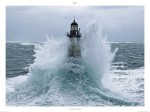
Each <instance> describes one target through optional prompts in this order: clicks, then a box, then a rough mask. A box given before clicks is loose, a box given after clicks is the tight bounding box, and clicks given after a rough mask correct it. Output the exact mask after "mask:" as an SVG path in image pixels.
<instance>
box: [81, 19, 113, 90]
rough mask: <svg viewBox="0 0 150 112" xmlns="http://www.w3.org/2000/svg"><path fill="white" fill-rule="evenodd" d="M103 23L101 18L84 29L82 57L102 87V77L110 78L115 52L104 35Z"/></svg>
mask: <svg viewBox="0 0 150 112" xmlns="http://www.w3.org/2000/svg"><path fill="white" fill-rule="evenodd" d="M102 30H103V29H102V24H101V23H100V21H99V20H96V21H93V22H91V23H90V24H89V25H88V26H87V27H86V28H84V31H83V34H84V35H83V38H82V41H81V42H82V43H81V45H82V57H83V60H84V62H85V65H88V67H89V69H90V70H92V74H91V75H92V77H95V80H97V82H98V83H99V86H101V87H102V83H101V82H102V79H103V78H104V77H105V78H107V79H108V77H109V76H108V74H109V71H110V66H111V62H112V61H113V57H114V55H115V52H116V51H115V52H111V46H110V44H109V43H108V42H107V39H106V38H104V36H103V35H102Z"/></svg>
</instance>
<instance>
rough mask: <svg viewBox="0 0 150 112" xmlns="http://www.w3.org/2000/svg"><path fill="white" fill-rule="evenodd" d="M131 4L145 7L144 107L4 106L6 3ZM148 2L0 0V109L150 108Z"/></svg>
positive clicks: (139, 111)
mask: <svg viewBox="0 0 150 112" xmlns="http://www.w3.org/2000/svg"><path fill="white" fill-rule="evenodd" d="M20 5H23V6H41V5H42V6H51V5H54V6H68V5H72V6H85V5H86V6H87V5H89V6H93V5H94V6H95V5H98V6H113V5H114V6H120V5H121V6H126V5H127V6H134V5H138V6H139V5H140V6H144V7H145V37H144V39H145V106H144V107H6V106H5V93H6V88H5V69H6V68H5V66H6V64H5V42H6V28H5V27H6V13H5V10H6V6H20ZM149 21H150V5H149V0H98V1H96V0H91V1H87V0H86V1H85V0H84V1H83V0H82V1H81V0H59V1H58V0H53V1H52V0H51V1H50V0H3V1H2V0H0V112H31V111H32V112H54V111H58V112H62V111H65V112H68V111H86V112H96V111H98V112H150V103H149V102H150V87H149V85H150V84H149V83H150V81H149V80H150V70H149V69H150V44H149V42H150V41H149V40H150V39H149V38H150V33H149V32H150V23H149Z"/></svg>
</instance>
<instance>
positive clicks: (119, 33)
mask: <svg viewBox="0 0 150 112" xmlns="http://www.w3.org/2000/svg"><path fill="white" fill-rule="evenodd" d="M74 16H75V18H76V21H77V23H78V24H79V27H80V28H81V33H82V28H84V27H85V26H86V25H87V24H88V23H90V22H91V21H93V20H95V19H100V20H101V22H102V25H103V35H105V36H106V37H107V39H108V41H110V42H141V41H144V7H142V6H135V7H134V6H133V7H125V6H113V7H112V6H90V7H87V6H66V7H64V6H49V7H48V6H30V7H29V6H7V7H6V40H7V41H22V42H41V41H42V42H43V41H45V40H46V37H45V34H48V35H54V36H57V37H64V36H65V33H66V32H68V31H69V30H70V23H71V22H72V21H73V17H74Z"/></svg>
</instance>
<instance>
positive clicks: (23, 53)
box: [6, 43, 144, 77]
mask: <svg viewBox="0 0 150 112" xmlns="http://www.w3.org/2000/svg"><path fill="white" fill-rule="evenodd" d="M111 47H112V51H113V50H114V49H116V48H118V51H117V53H116V55H115V58H114V60H113V63H112V66H113V67H114V66H115V68H116V69H118V70H129V69H138V68H140V67H144V43H112V44H111ZM34 54H35V52H34V44H21V43H7V44H6V77H15V76H19V75H25V74H27V73H28V67H29V65H30V64H32V63H33V62H34V59H35V57H34Z"/></svg>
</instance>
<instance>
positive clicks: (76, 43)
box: [67, 20, 81, 57]
mask: <svg viewBox="0 0 150 112" xmlns="http://www.w3.org/2000/svg"><path fill="white" fill-rule="evenodd" d="M67 36H68V37H69V40H70V43H69V47H68V56H69V57H80V56H81V49H80V37H81V33H80V28H79V29H78V24H77V23H76V21H75V20H73V22H72V23H71V25H70V33H67Z"/></svg>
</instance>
